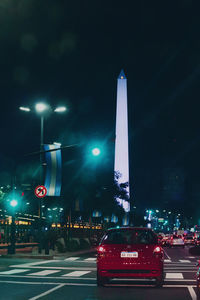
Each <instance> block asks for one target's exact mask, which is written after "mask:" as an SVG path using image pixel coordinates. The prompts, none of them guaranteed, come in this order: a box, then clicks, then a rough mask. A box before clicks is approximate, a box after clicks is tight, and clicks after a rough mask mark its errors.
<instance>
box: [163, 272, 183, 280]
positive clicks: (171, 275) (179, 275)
mask: <svg viewBox="0 0 200 300" xmlns="http://www.w3.org/2000/svg"><path fill="white" fill-rule="evenodd" d="M165 278H166V279H183V274H182V273H166V275H165Z"/></svg>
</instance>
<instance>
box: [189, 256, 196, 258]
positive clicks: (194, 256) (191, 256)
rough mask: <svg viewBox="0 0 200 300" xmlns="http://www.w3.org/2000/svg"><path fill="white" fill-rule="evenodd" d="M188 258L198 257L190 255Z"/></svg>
mask: <svg viewBox="0 0 200 300" xmlns="http://www.w3.org/2000/svg"><path fill="white" fill-rule="evenodd" d="M188 258H196V257H195V256H188Z"/></svg>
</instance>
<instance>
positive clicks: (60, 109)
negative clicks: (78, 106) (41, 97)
mask: <svg viewBox="0 0 200 300" xmlns="http://www.w3.org/2000/svg"><path fill="white" fill-rule="evenodd" d="M66 110H67V108H66V107H65V106H59V107H56V109H54V111H55V112H59V113H60V112H64V111H66Z"/></svg>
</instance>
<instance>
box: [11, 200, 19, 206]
mask: <svg viewBox="0 0 200 300" xmlns="http://www.w3.org/2000/svg"><path fill="white" fill-rule="evenodd" d="M17 205H18V201H17V200H15V199H13V200H11V201H10V206H12V207H16V206H17Z"/></svg>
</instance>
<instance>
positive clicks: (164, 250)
mask: <svg viewBox="0 0 200 300" xmlns="http://www.w3.org/2000/svg"><path fill="white" fill-rule="evenodd" d="M164 254H165V255H166V256H167V258H168V259H170V260H171V257H169V255H168V254H167V252H166V251H165V250H164Z"/></svg>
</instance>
